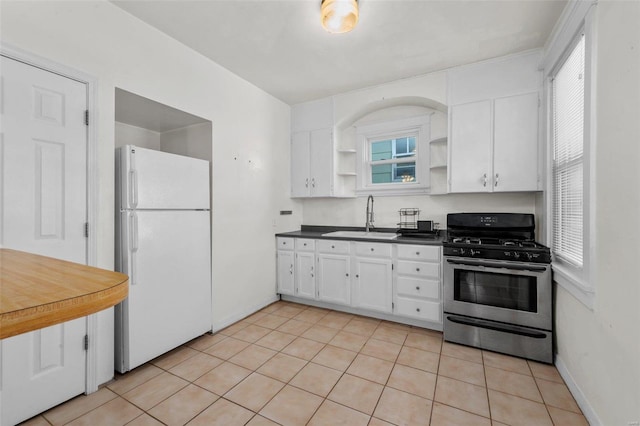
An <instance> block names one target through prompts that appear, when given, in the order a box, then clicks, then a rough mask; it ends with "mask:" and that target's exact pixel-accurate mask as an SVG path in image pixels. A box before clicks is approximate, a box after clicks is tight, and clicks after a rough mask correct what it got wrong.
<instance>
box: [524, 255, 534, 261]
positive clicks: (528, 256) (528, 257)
mask: <svg viewBox="0 0 640 426" xmlns="http://www.w3.org/2000/svg"><path fill="white" fill-rule="evenodd" d="M525 255H526V256H527V259H529V260H531V258H532V257H533V256H532V255H531V253H525Z"/></svg>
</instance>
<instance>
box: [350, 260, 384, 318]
mask: <svg viewBox="0 0 640 426" xmlns="http://www.w3.org/2000/svg"><path fill="white" fill-rule="evenodd" d="M391 285H392V280H391V260H390V259H388V260H387V259H364V258H358V259H357V260H356V276H355V280H354V291H355V303H354V306H355V307H358V308H364V309H373V310H376V311H381V312H389V313H390V312H391V311H392V305H391V298H392V289H391Z"/></svg>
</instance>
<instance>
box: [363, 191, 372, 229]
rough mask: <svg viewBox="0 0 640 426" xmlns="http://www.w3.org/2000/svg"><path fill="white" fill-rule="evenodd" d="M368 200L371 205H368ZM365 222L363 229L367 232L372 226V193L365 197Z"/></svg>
mask: <svg viewBox="0 0 640 426" xmlns="http://www.w3.org/2000/svg"><path fill="white" fill-rule="evenodd" d="M369 201H371V207H369ZM366 222H367V223H366V224H365V226H364V230H365V231H366V232H369V230H370V229H371V228H373V195H369V198H367V221H366Z"/></svg>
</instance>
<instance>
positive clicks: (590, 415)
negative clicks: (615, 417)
mask: <svg viewBox="0 0 640 426" xmlns="http://www.w3.org/2000/svg"><path fill="white" fill-rule="evenodd" d="M555 365H556V368H557V369H558V373H560V376H562V379H563V380H564V382H565V383H566V384H567V387H568V388H569V390H570V391H571V394H572V395H573V397H574V398H575V400H576V403H577V404H578V406H579V407H580V409H581V410H582V414H584V416H585V417H586V419H587V421H588V422H589V424H590V425H591V426H602V421H600V418H599V417H598V415H597V414H596V412H595V410H594V409H593V407H592V406H591V404H590V403H589V401H588V400H587V398H586V397H585V396H584V393H582V390H581V389H580V386H578V384H577V383H576V382H575V380H573V376H571V373H570V372H569V370H568V369H567V366H566V364H565V363H564V361H562V358H561V357H560V355H558V354H556V356H555Z"/></svg>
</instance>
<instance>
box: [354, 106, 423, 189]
mask: <svg viewBox="0 0 640 426" xmlns="http://www.w3.org/2000/svg"><path fill="white" fill-rule="evenodd" d="M430 121H431V120H430V115H420V116H417V117H410V118H402V119H395V120H388V121H380V122H375V123H368V124H363V125H360V126H356V133H357V149H356V151H357V164H356V195H359V196H365V195H369V194H377V195H407V194H415V193H421V194H426V193H429V131H430ZM408 136H409V137H410V136H415V138H416V153H415V156H411V157H409V156H403V157H399V158H395V159H392V160H383V161H377V162H376V164H387V163H388V164H398V163H403V162H413V161H415V164H416V180H415V182H394V183H388V184H382V183H376V184H374V183H372V176H371V165H372V161H371V160H370V159H371V143H372V142H376V141H380V140H385V139H395V138H402V137H408Z"/></svg>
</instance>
